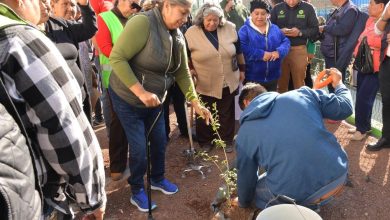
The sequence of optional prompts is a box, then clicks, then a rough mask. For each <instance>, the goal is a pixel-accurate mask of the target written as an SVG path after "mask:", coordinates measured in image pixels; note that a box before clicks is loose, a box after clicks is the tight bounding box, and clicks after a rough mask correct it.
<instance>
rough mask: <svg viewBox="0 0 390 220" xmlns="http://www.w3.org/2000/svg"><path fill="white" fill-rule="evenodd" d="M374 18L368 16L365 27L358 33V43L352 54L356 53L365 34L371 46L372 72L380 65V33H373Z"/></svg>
mask: <svg viewBox="0 0 390 220" xmlns="http://www.w3.org/2000/svg"><path fill="white" fill-rule="evenodd" d="M374 29H375V18H374V17H369V18H368V20H367V22H366V27H365V28H364V31H363V32H362V33H361V34H360V37H359V39H358V43H357V45H356V47H355V51H354V52H353V54H354V55H356V54H357V51H358V48H359V45H360V42H361V40H362V39H363V37H364V36H367V43H368V46H370V48H371V54H372V59H373V61H374V72H377V71H379V65H380V54H381V38H382V35H378V34H376V33H375V30H374Z"/></svg>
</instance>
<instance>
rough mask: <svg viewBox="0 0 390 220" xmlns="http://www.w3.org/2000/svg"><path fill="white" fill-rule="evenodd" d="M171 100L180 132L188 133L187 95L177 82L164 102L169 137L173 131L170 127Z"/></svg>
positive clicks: (166, 128)
mask: <svg viewBox="0 0 390 220" xmlns="http://www.w3.org/2000/svg"><path fill="white" fill-rule="evenodd" d="M171 101H172V104H173V108H174V110H175V113H176V118H177V123H178V124H179V126H178V127H179V130H180V134H182V135H188V131H187V120H186V113H185V108H184V102H185V97H184V94H183V92H182V91H181V90H180V88H179V85H177V84H176V83H175V84H173V85H172V86H171V88H170V89H169V90H168V93H167V97H166V98H165V102H164V119H165V131H166V134H167V138H168V137H169V133H170V132H171V128H170V127H169V104H170V103H171Z"/></svg>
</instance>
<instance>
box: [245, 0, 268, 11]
mask: <svg viewBox="0 0 390 220" xmlns="http://www.w3.org/2000/svg"><path fill="white" fill-rule="evenodd" d="M250 5H251V7H250V12H251V13H252V12H253V11H254V10H255V9H258V8H261V9H264V10H266V11H267V13H269V11H270V10H269V5H268V4H267V3H266V2H265V1H263V0H253V1H251V3H250Z"/></svg>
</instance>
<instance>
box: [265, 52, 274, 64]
mask: <svg viewBox="0 0 390 220" xmlns="http://www.w3.org/2000/svg"><path fill="white" fill-rule="evenodd" d="M271 57H272V53H271V52H267V51H266V52H264V56H263V60H264V61H265V62H267V61H269V60H270V59H271Z"/></svg>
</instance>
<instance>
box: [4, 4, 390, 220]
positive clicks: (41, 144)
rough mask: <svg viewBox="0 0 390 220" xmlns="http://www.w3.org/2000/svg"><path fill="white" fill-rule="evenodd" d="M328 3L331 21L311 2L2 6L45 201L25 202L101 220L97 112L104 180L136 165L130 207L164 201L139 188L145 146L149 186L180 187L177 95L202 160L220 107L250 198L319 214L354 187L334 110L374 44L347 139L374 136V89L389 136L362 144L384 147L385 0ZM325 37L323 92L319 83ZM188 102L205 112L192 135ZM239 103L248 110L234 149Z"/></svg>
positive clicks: (387, 144)
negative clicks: (334, 126)
mask: <svg viewBox="0 0 390 220" xmlns="http://www.w3.org/2000/svg"><path fill="white" fill-rule="evenodd" d="M330 2H331V3H332V4H333V5H334V6H335V8H336V9H335V10H334V11H333V12H332V13H331V14H330V15H329V18H328V19H326V22H325V23H321V22H319V21H321V20H322V19H323V18H318V17H317V15H316V11H315V8H314V7H313V5H312V4H310V2H309V1H304V0H284V1H271V2H267V1H265V0H252V1H251V2H250V6H249V7H248V8H247V7H246V6H244V5H243V4H242V3H241V2H236V1H235V0H223V1H221V2H220V4H216V3H211V2H207V3H204V4H203V5H202V6H201V7H200V8H199V9H198V10H197V11H196V13H195V14H193V15H191V14H190V12H191V6H192V4H193V2H192V0H161V1H140V0H112V1H111V0H77V1H76V0H51V1H50V0H0V30H1V32H0V36H1V37H0V48H2V52H1V56H0V64H1V65H0V67H1V72H0V79H1V85H2V84H4V87H5V90H6V92H7V94H8V95H7V96H9V97H10V100H11V101H12V103H13V106H14V108H15V109H16V112H17V115H19V116H20V119H21V122H22V123H21V124H19V127H20V130H21V131H23V130H24V129H25V130H26V135H25V138H26V140H27V141H26V143H29V144H30V145H31V149H32V150H31V151H30V154H31V157H32V158H33V164H34V171H36V172H35V173H36V177H37V180H36V184H35V185H36V186H37V188H39V191H40V192H41V193H40V197H41V200H42V201H43V202H42V204H39V202H37V200H36V199H31V203H35V204H31V207H36V209H40V210H41V211H40V212H39V215H41V216H39V218H41V217H43V218H44V219H53V218H57V219H71V218H73V217H74V214H75V212H78V211H82V212H84V214H85V218H86V219H89V218H90V219H103V216H104V212H105V206H106V202H107V198H106V194H105V190H104V187H105V174H104V164H103V158H102V153H101V149H100V145H99V143H98V141H97V138H96V136H95V133H94V131H93V129H92V127H93V125H96V124H99V123H101V122H102V119H103V118H104V123H105V125H106V130H107V138H108V143H109V157H110V167H109V169H110V174H109V176H110V177H111V179H112V180H113V181H117V180H120V179H122V178H123V174H124V172H125V170H126V169H127V167H128V168H129V170H130V173H131V175H130V176H129V177H128V180H127V181H128V184H129V185H130V187H131V195H130V202H131V204H133V205H134V206H136V207H137V208H138V209H139V210H140V211H142V212H147V211H149V208H148V207H149V206H148V205H149V204H148V203H149V202H151V208H152V209H155V208H156V207H157V204H156V203H154V202H152V201H149V200H148V197H147V195H146V192H145V184H144V176H145V173H146V170H147V166H148V164H147V159H146V158H147V151H146V146H147V144H150V150H151V151H150V158H151V176H150V177H151V189H153V190H158V191H161V192H162V193H164V194H167V195H172V194H175V193H177V192H178V191H179V187H178V186H177V185H176V184H175V183H173V182H172V181H170V180H168V179H167V178H165V175H164V174H165V172H166V170H165V148H166V145H167V143H168V141H169V138H170V128H169V117H168V114H169V105H170V103H171V102H173V104H174V105H175V111H176V113H177V114H176V115H177V118H178V123H179V125H178V127H179V129H180V133H181V134H182V135H183V136H184V137H189V135H191V136H194V137H195V138H196V140H197V141H198V143H199V146H200V150H202V151H205V152H207V153H209V152H210V151H212V150H213V149H214V148H215V142H214V141H213V140H214V139H215V133H214V131H213V129H212V128H211V126H210V120H212V114H211V112H210V109H212V106H213V105H216V111H217V113H216V115H217V118H218V121H219V124H220V126H219V128H218V132H219V134H220V138H221V139H222V140H223V141H224V142H225V143H226V146H225V147H224V150H225V151H226V152H228V153H230V152H233V151H234V150H236V153H237V168H238V181H237V187H238V200H239V204H240V206H241V207H248V206H251V205H253V206H256V207H258V208H261V209H264V208H266V207H267V206H270V205H276V204H280V203H283V202H285V201H282V200H281V199H280V198H279V197H280V196H282V195H283V196H288V197H291V198H293V199H294V200H295V201H296V202H297V203H298V204H301V205H304V206H307V207H310V208H313V209H315V208H318V207H320V206H322V205H324V204H326V203H328V202H329V201H330V200H332V199H333V198H334V196H336V195H338V194H339V193H340V192H341V190H342V188H343V186H344V185H345V182H346V181H347V176H348V175H347V174H348V158H347V155H346V153H345V151H344V150H343V149H342V147H341V146H340V145H339V144H338V142H337V140H336V138H335V137H334V135H333V134H332V133H330V132H328V131H327V129H326V127H325V125H324V119H326V120H328V121H329V122H331V123H334V122H338V121H340V120H343V119H345V118H347V117H348V116H350V115H351V114H352V112H353V103H352V99H351V95H350V92H349V90H348V89H347V88H346V86H345V85H344V82H345V73H346V71H347V68H348V66H349V65H350V64H351V63H353V62H354V61H353V60H354V59H353V57H358V56H359V55H360V53H362V49H361V48H362V47H363V46H365V45H366V44H367V45H368V48H369V49H368V50H369V52H370V57H372V59H371V60H372V63H371V64H370V65H371V69H369V71H364V72H363V71H360V70H361V68H360V69H359V67H361V66H358V65H361V59H360V60H359V64H357V62H355V64H356V65H354V66H355V67H356V68H357V69H358V73H357V93H356V104H355V117H356V128H354V129H350V130H349V131H348V132H349V133H353V136H352V137H351V140H354V141H361V140H363V139H364V138H365V137H366V136H367V134H369V133H370V131H371V115H372V108H373V103H374V101H375V98H376V95H377V92H378V90H379V91H380V93H381V97H382V106H383V109H382V115H383V129H382V137H381V138H380V139H379V140H378V142H377V143H375V144H369V145H367V147H366V149H367V150H369V151H378V150H380V149H382V148H390V127H389V126H390V92H389V88H390V75H389V73H390V47H388V43H389V42H390V20H389V19H390V6H389V5H390V3H389V0H370V4H369V7H368V15H367V14H364V13H362V12H361V11H360V10H359V9H358V8H357V7H356V5H354V4H353V2H352V1H351V0H330ZM317 41H319V42H320V45H321V53H322V55H323V56H324V59H325V65H326V71H327V75H328V77H330V78H332V81H331V84H329V85H328V90H329V93H328V92H326V91H325V90H315V89H312V88H311V87H312V86H313V85H312V81H311V74H310V61H311V59H312V58H313V56H314V51H313V48H314V43H315V42H317ZM367 65H368V64H367ZM240 85H242V86H243V88H242V89H240V88H241V86H240ZM289 85H290V87H289ZM291 87H292V88H291ZM241 90H242V91H241ZM289 90H291V91H289ZM98 91H100V92H98ZM100 93H101V94H100ZM237 96H239V102H238V103H236V98H237ZM0 101H1V106H0V107H2V106H3V105H4V106H6V107H7V106H8V105H6V104H5V103H3V101H4V100H3V99H0ZM186 102H188V103H190V105H191V107H192V108H193V109H194V110H195V113H196V119H195V122H196V124H195V126H196V129H195V131H196V133H195V134H191V129H188V127H189V125H187V120H186V112H185V111H187V108H186V106H187V105H186ZM237 105H239V106H240V108H241V109H242V110H243V112H242V115H241V118H240V129H239V132H238V133H237V139H236V148H234V136H235V127H234V126H232V125H234V124H235V111H236V108H235V106H237ZM1 109H2V108H1ZM7 111H8V112H10V111H11V110H10V109H7ZM1 113H2V114H5V113H4V111H1ZM161 114H163V115H164V116H163V117H160V115H161ZM102 115H104V117H103V116H102ZM14 118H15V117H14ZM18 118H19V117H18ZM15 121H17V119H16V118H15ZM23 134H24V133H23V132H22V133H20V135H23ZM262 134H267V135H262ZM297 137H298V138H297ZM0 138H2V137H0ZM148 141H149V142H150V143H147V142H148ZM19 163H20V162H19ZM308 166H309V168H308ZM259 167H262V168H264V169H265V171H266V172H265V173H263V174H262V175H261V176H259V174H258V172H257V171H258V168H259ZM9 184H11V183H9ZM32 185H34V184H32ZM2 204H3V202H2V200H1V201H0V206H2V207H0V211H1V213H6V210H5V209H3V205H2ZM41 206H42V207H41ZM39 207H40V208H39ZM3 210H5V211H4V212H3ZM0 217H1V215H0ZM36 217H37V218H38V216H36Z"/></svg>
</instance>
